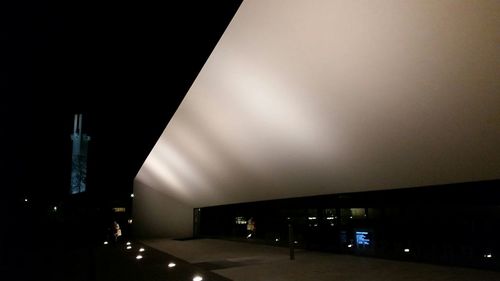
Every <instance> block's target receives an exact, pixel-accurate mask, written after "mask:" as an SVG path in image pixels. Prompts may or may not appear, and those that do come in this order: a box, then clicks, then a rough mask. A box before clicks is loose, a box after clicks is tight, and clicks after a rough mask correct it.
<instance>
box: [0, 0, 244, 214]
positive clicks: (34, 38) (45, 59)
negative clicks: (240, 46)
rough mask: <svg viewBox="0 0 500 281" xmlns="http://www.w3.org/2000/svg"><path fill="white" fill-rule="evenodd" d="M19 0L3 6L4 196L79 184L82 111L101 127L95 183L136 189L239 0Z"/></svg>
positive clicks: (99, 188) (54, 192)
mask: <svg viewBox="0 0 500 281" xmlns="http://www.w3.org/2000/svg"><path fill="white" fill-rule="evenodd" d="M11 2H13V3H10V4H7V6H5V4H2V6H4V7H2V8H1V9H0V10H1V11H2V16H1V17H0V18H1V19H2V24H1V28H2V29H1V32H0V40H1V45H2V48H1V50H2V51H1V53H2V56H1V60H0V92H1V102H0V110H1V118H0V122H1V124H0V125H1V126H0V127H1V139H2V145H1V147H2V152H1V161H0V164H1V167H0V170H1V171H2V192H3V195H2V201H4V200H7V201H9V202H11V203H16V202H17V203H18V202H20V201H22V200H23V199H24V198H25V196H27V197H28V198H30V200H32V201H39V202H40V203H41V204H52V203H53V202H57V201H58V200H61V198H63V197H64V196H66V195H67V194H68V193H69V188H70V166H71V140H70V134H71V133H72V129H73V115H74V114H75V113H83V114H84V118H83V131H84V132H85V133H87V134H88V135H90V136H91V138H92V140H91V142H90V146H89V154H88V158H89V163H88V190H89V192H90V193H91V194H94V195H95V197H99V198H102V199H103V200H115V199H119V198H123V197H124V196H128V194H129V193H130V192H131V191H132V182H133V178H134V177H135V175H136V173H137V171H138V170H139V168H140V167H141V165H142V163H143V161H144V160H145V158H146V157H147V155H148V153H149V152H150V150H151V149H152V147H153V145H154V144H155V142H156V140H157V139H158V137H159V136H160V134H161V133H162V131H163V130H164V128H165V126H166V124H167V123H168V121H169V119H170V118H171V116H172V115H173V114H174V112H175V110H176V109H177V107H178V105H179V103H180V102H181V101H182V99H183V97H184V95H185V94H186V92H187V91H188V89H189V87H190V86H191V84H192V83H193V81H194V79H195V77H196V76H197V74H198V72H199V71H200V69H201V67H202V66H203V64H204V63H205V61H206V59H207V58H208V56H209V55H210V53H211V51H212V50H213V48H214V46H215V44H216V43H217V41H218V40H219V38H220V36H221V35H222V33H223V31H224V30H225V28H226V26H227V25H228V23H229V21H230V20H231V18H232V16H233V15H234V13H235V12H236V10H237V8H238V6H239V4H240V1H216V2H213V1H211V2H210V3H209V4H203V3H200V2H197V1H182V3H183V4H171V3H167V2H161V1H160V2H158V1H140V2H123V1H112V2H110V1H85V2H81V1H80V2H73V1H69V2H68V1H32V2H22V3H21V2H20V1H11ZM2 203H3V202H2ZM17 203H16V204H17ZM2 205H3V206H5V204H2Z"/></svg>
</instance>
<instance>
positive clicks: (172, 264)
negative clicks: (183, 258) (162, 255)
mask: <svg viewBox="0 0 500 281" xmlns="http://www.w3.org/2000/svg"><path fill="white" fill-rule="evenodd" d="M175 266H176V264H175V263H173V262H171V263H169V264H168V267H170V268H172V267H175Z"/></svg>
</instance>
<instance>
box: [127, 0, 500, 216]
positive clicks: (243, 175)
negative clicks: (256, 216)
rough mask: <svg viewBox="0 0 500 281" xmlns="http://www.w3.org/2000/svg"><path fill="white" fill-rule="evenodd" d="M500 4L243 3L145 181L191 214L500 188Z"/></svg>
mask: <svg viewBox="0 0 500 281" xmlns="http://www.w3.org/2000/svg"><path fill="white" fill-rule="evenodd" d="M499 11H500V1H485V0H483V1H458V0H440V1H420V0H419V1H399V0H395V1H389V0H367V1H333V0H325V1H317V0H315V1H305V0H282V1H273V0H250V1H244V3H243V4H242V5H241V7H240V9H239V10H238V12H237V14H236V15H235V17H234V19H233V20H232V22H231V24H230V25H229V27H228V28H227V30H226V32H225V33H224V35H223V37H222V38H221V40H220V41H219V43H218V45H217V46H216V48H215V50H214V51H213V53H212V54H211V56H210V58H209V59H208V61H207V62H206V64H205V66H204V67H203V69H202V70H201V72H200V74H199V75H198V77H197V79H196V80H195V82H194V83H193V85H192V87H191V88H190V90H189V92H188V93H187V95H186V97H185V99H184V101H183V102H182V104H181V105H180V107H179V108H178V110H177V112H176V113H175V115H174V117H173V118H172V119H171V121H170V123H169V124H168V126H167V127H166V129H165V131H164V132H163V134H162V135H161V137H160V139H159V140H158V142H157V144H156V146H155V147H154V149H153V150H152V152H151V154H150V155H149V156H148V158H147V159H146V161H145V162H144V164H143V166H142V168H141V170H140V171H139V173H138V174H137V177H136V181H139V182H141V183H143V184H145V185H147V186H149V187H151V188H155V189H157V190H160V191H162V192H164V193H166V194H168V196H170V197H172V198H175V199H176V200H179V201H181V202H185V203H187V204H190V205H192V206H198V207H201V206H210V205H218V204H226V203H235V202H244V201H255V200H264V199H274V198H284V197H295V196H305V195H317V194H326V193H338V192H352V191H365V190H379V189H391V188H402V187H411V186H423V185H432V184H443V183H452V182H464V181H475V180H485V179H495V178H500V149H499V144H500V93H499V91H498V89H499V86H500V85H499V79H498V74H499V73H500V72H499V65H500V64H499V46H500V42H499V38H500V37H499V34H500V32H499V31H500V30H499V27H500V12H499Z"/></svg>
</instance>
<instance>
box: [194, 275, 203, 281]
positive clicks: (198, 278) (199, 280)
mask: <svg viewBox="0 0 500 281" xmlns="http://www.w3.org/2000/svg"><path fill="white" fill-rule="evenodd" d="M201 280H203V277H201V276H199V275H196V276H195V277H193V281H201Z"/></svg>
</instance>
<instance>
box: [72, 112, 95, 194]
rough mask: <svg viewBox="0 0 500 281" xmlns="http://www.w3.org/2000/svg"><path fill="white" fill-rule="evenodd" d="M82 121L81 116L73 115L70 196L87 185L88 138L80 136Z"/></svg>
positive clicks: (79, 191) (83, 189) (83, 135)
mask: <svg viewBox="0 0 500 281" xmlns="http://www.w3.org/2000/svg"><path fill="white" fill-rule="evenodd" d="M82 121H83V117H82V114H75V121H74V126H73V134H72V135H71V140H72V141H73V154H72V162H71V166H72V167H71V194H77V193H81V192H84V191H85V189H86V184H87V148H88V144H89V141H90V137H89V136H87V135H86V134H82ZM77 128H78V130H77Z"/></svg>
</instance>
